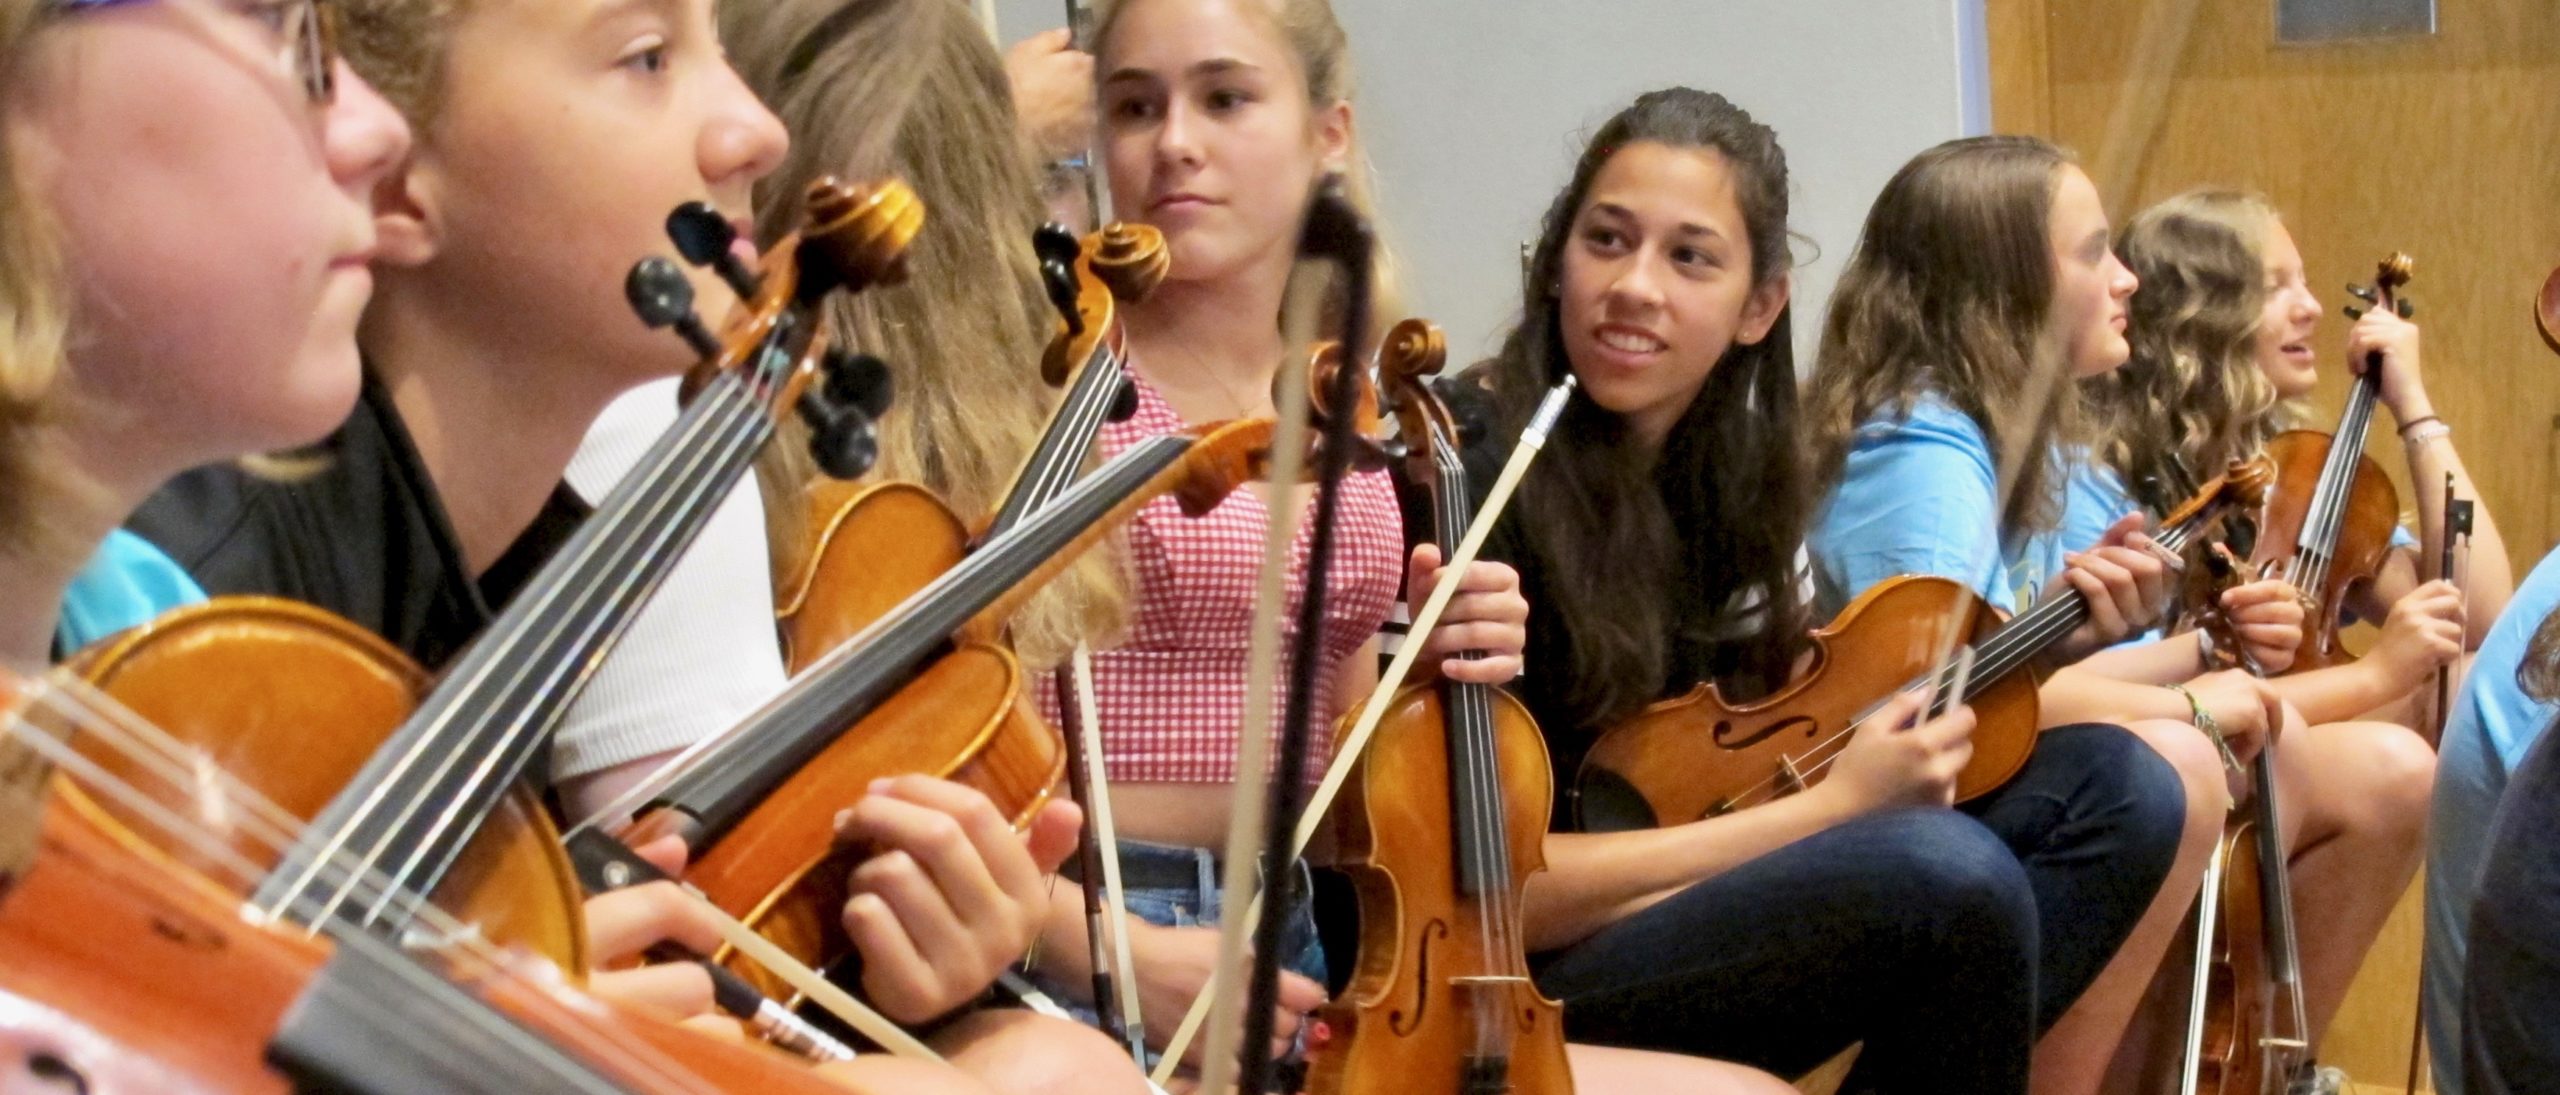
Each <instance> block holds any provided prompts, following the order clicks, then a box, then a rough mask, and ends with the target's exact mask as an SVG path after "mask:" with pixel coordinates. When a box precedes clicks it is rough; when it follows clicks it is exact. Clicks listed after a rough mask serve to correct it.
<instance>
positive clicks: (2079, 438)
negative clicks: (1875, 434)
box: [1805, 137, 2087, 535]
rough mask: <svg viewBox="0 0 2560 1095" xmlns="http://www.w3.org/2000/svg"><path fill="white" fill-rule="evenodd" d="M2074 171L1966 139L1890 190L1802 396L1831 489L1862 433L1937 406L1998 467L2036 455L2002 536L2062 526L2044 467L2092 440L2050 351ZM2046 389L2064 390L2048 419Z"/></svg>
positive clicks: (1837, 294)
mask: <svg viewBox="0 0 2560 1095" xmlns="http://www.w3.org/2000/svg"><path fill="white" fill-rule="evenodd" d="M2071 162H2072V160H2071V156H2070V154H2069V153H2067V152H2064V151H2063V150H2061V149H2060V148H2057V147H2055V146H2053V145H2051V144H2049V143H2046V142H2045V141H2041V140H2038V139H2036V138H2034V137H1968V138H1964V139H1961V140H1954V141H1948V142H1946V143H1945V144H1941V145H1939V146H1937V147H1935V148H1932V149H1929V150H1928V151H1926V152H1922V153H1921V154H1919V155H1918V156H1915V157H1912V160H1911V162H1910V163H1908V164H1904V165H1903V167H1902V170H1900V171H1897V172H1895V173H1894V176H1893V178H1892V179H1891V180H1890V181H1888V182H1886V183H1885V185H1884V191H1883V192H1882V193H1880V194H1878V195H1877V196H1876V203H1875V206H1874V207H1873V208H1872V209H1870V210H1868V212H1867V223H1866V226H1865V227H1864V228H1863V229H1861V230H1860V232H1859V234H1858V246H1857V249H1856V250H1855V251H1852V252H1851V253H1850V255H1849V262H1848V265H1847V266H1845V267H1843V268H1842V269H1841V272H1840V283H1839V284H1838V285H1837V286H1834V287H1833V289H1832V290H1831V310H1830V313H1829V315H1828V316H1826V317H1825V319H1824V321H1823V327H1822V345H1821V349H1820V350H1819V351H1818V352H1817V353H1816V355H1815V358H1814V370H1813V378H1812V380H1811V381H1810V382H1809V383H1808V384H1807V386H1806V388H1805V409H1806V414H1807V421H1808V423H1809V424H1810V426H1811V428H1812V430H1813V466H1814V471H1815V474H1816V475H1817V476H1818V478H1819V481H1820V483H1821V485H1822V486H1824V487H1825V488H1827V487H1829V486H1830V485H1832V484H1833V483H1835V482H1836V481H1837V480H1838V479H1839V477H1840V473H1841V470H1842V467H1843V465H1844V463H1845V462H1846V461H1847V459H1848V455H1849V448H1850V445H1851V444H1852V442H1853V441H1854V440H1855V438H1856V434H1857V431H1858V427H1859V425H1860V424H1862V423H1864V422H1865V421H1866V420H1867V419H1868V418H1869V417H1871V416H1874V415H1876V414H1879V413H1888V412H1889V413H1903V412H1908V411H1909V410H1910V409H1911V405H1912V403H1913V401H1915V400H1917V399H1918V398H1919V397H1920V396H1921V395H1922V394H1924V393H1927V392H1932V391H1934V392H1936V393H1937V394H1938V395H1940V396H1943V397H1945V398H1946V400H1947V401H1948V402H1950V403H1953V404H1955V406H1956V408H1957V409H1958V410H1961V411H1963V412H1964V413H1965V414H1966V415H1968V416H1970V417H1971V418H1972V419H1973V420H1974V422H1975V424H1976V425H1979V426H1981V427H1982V433H1983V436H1984V438H1985V439H1986V440H1988V441H1989V442H1990V443H1991V451H1992V452H1994V453H2003V452H2023V453H2027V454H2029V455H2028V456H2027V458H2026V459H2023V460H2018V461H2014V463H2015V464H2016V471H2015V472H2014V473H2012V474H2014V475H2015V480H2014V482H2003V483H2002V484H2000V486H2001V488H2002V489H2003V490H2006V491H2007V492H2008V495H2007V497H2008V499H2009V502H2008V505H2007V506H2006V507H2005V508H2004V510H2003V511H2002V513H2001V515H2000V524H2001V528H2002V530H2003V532H2004V534H2008V535H2015V534H2018V533H2021V532H2023V531H2026V530H2032V529H2042V528H2051V527H2053V526H2054V525H2055V524H2056V523H2058V522H2059V521H2060V520H2061V516H2062V514H2061V510H2062V504H2061V498H2062V484H2061V483H2060V482H2058V481H2057V480H2056V479H2055V477H2054V470H2053V466H2052V465H2051V463H2050V462H2048V461H2047V460H2045V459H2044V458H2043V454H2044V453H2046V452H2048V451H2050V449H2051V448H2052V446H2053V445H2054V444H2055V443H2056V442H2062V443H2078V442H2085V441H2086V440H2087V438H2086V437H2085V436H2084V435H2083V428H2082V426H2081V422H2082V420H2083V415H2082V414H2081V411H2080V401H2079V398H2078V393H2077V392H2076V391H2073V390H2071V389H2069V387H2068V385H2070V383H2071V381H2070V379H2069V378H2068V377H2065V376H2062V375H2061V374H2060V372H2059V370H2061V369H2062V367H2063V365H2062V363H2061V362H2059V361H2052V360H2045V358H2046V357H2047V356H2048V355H2047V351H2046V349H2045V347H2044V337H2045V328H2046V326H2047V324H2048V323H2049V322H2050V319H2049V316H2050V313H2051V312H2052V310H2053V294H2054V276H2053V258H2052V243H2051V229H2050V228H2049V227H2048V225H2049V223H2050V219H2051V217H2052V214H2053V188H2054V181H2055V176H2056V174H2057V173H2058V172H2060V171H2061V170H2062V169H2063V167H2064V166H2065V165H2067V164H2070V163H2071ZM2049 385H2063V386H2064V389H2063V390H2062V391H2060V392H2059V393H2058V396H2057V398H2054V399H2053V400H2052V407H2051V413H2050V414H2043V413H2039V412H2041V411H2044V410H2045V409H2046V401H2045V400H2042V399H2038V398H2036V396H2037V394H2038V393H2040V392H2044V391H2050V390H2051V388H2050V387H2049Z"/></svg>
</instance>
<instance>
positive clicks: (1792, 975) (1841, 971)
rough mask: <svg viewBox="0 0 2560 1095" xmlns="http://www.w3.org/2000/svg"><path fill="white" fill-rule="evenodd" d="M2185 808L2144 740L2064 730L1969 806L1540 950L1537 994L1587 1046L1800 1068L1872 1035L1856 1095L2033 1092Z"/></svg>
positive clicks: (2153, 878) (1832, 844)
mask: <svg viewBox="0 0 2560 1095" xmlns="http://www.w3.org/2000/svg"><path fill="white" fill-rule="evenodd" d="M1967 814H1971V815H1974V816H1967ZM2185 816H2186V796H2185V793H2184V791H2183V789H2182V788H2181V787H2180V786H2179V783H2178V780H2177V774H2176V773H2175V772H2174V771H2172V770H2171V769H2170V768H2169V765H2168V763H2167V762H2165V761H2163V760H2161V759H2160V758H2159V756H2158V755H2157V754H2155V753H2153V752H2152V751H2151V750H2150V749H2149V748H2148V747H2147V746H2144V745H2143V744H2142V743H2141V741H2140V739H2137V738H2135V737H2133V735H2131V734H2129V733H2126V732H2125V731H2123V730H2120V729H2117V728H2114V727H2097V726H2088V727H2069V728H2064V729H2061V730H2055V731H2052V732H2049V733H2047V734H2046V735H2045V736H2044V739H2043V740H2042V741H2041V742H2040V743H2039V744H2038V746H2037V749H2036V752H2035V755H2034V757H2033V758H2032V759H2030V760H2029V762H2028V764H2027V767H2026V768H2025V769H2024V770H2023V771H2021V772H2020V773H2019V774H2018V776H2017V777H2016V778H2015V779H2013V780H2011V781H2010V782H2009V784H2008V785H2007V786H2006V787H2004V788H2002V789H2001V790H2000V791H1999V792H1997V793H1994V794H1992V795H1988V796H1985V797H1984V798H1983V799H1982V800H1980V801H1978V802H1976V803H1973V804H1969V807H1968V810H1967V811H1966V812H1964V813H1959V812H1956V811H1950V810H1902V811H1894V812H1888V813H1883V814H1874V815H1870V816H1867V817H1862V818H1859V819H1856V820H1854V821H1850V822H1848V823H1846V824H1842V825H1838V826H1835V827H1833V828H1831V829H1827V830H1825V831H1823V832H1821V833H1817V834H1815V835H1813V836H1810V837H1807V838H1805V839H1803V840H1800V841H1797V842H1795V843H1794V844H1790V845H1788V846H1786V847H1784V848H1781V849H1778V850H1777V851H1775V852H1771V853H1770V854H1768V855H1765V856H1761V857H1760V858H1758V859H1755V860H1753V861H1751V862H1749V863H1746V864H1743V865H1742V866H1740V867H1737V868H1735V869H1733V870H1731V871H1728V872H1726V873H1724V874H1721V875H1718V876H1716V877H1714V878H1711V879H1708V880H1706V881H1704V882H1701V883H1699V884H1697V885H1695V886H1691V887H1690V888H1688V889H1687V890H1684V891H1682V892H1680V893H1678V894H1675V895H1673V896H1672V897H1670V898H1668V899H1666V900H1664V901H1662V902H1660V903H1658V904H1656V905H1654V906H1653V907H1651V908H1649V909H1646V910H1645V911H1643V912H1641V913H1638V914H1636V915H1634V916H1631V917H1628V918H1627V919H1625V920H1622V921H1620V922H1618V923H1617V924H1614V925H1611V926H1610V927H1608V928H1606V929H1604V930H1602V931H1600V932H1598V933H1597V934H1594V935H1593V936H1591V937H1590V938H1588V939H1585V940H1583V941H1582V942H1580V943H1578V944H1576V945H1574V946H1572V947H1569V948H1566V949H1564V950H1561V951H1557V952H1554V953H1551V954H1548V955H1544V956H1541V959H1540V961H1539V969H1538V983H1539V985H1540V987H1542V988H1544V989H1545V990H1546V991H1547V992H1548V993H1549V994H1551V995H1553V996H1556V997H1558V998H1559V999H1562V1000H1563V1001H1564V1003H1565V1028H1566V1031H1567V1032H1568V1033H1569V1034H1571V1035H1572V1036H1573V1037H1574V1038H1575V1039H1576V1040H1578V1041H1591V1042H1601V1043H1607V1044H1613V1045H1626V1046H1636V1047H1641V1048H1649V1049H1660V1050H1668V1051H1671V1052H1677V1053H1689V1054H1695V1055H1700V1056H1707V1057H1717V1058H1722V1059H1725V1060H1731V1061H1740V1062H1743V1063H1746V1064H1751V1065H1755V1066H1758V1067H1760V1068H1765V1069H1768V1070H1770V1071H1773V1072H1778V1073H1781V1074H1788V1075H1793V1074H1797V1073H1801V1072H1803V1071H1805V1070H1807V1069H1810V1068H1812V1067H1814V1066H1815V1065H1818V1064H1821V1063H1822V1062H1823V1061H1824V1060H1825V1059H1828V1058H1829V1057H1831V1056H1832V1055H1834V1054H1836V1053H1838V1052H1839V1051H1840V1050H1841V1049H1843V1048H1845V1047H1847V1046H1848V1045H1849V1044H1850V1043H1852V1042H1864V1043H1865V1045H1866V1048H1865V1050H1864V1051H1863V1052H1862V1053H1861V1054H1860V1055H1859V1059H1858V1066H1857V1070H1856V1072H1855V1073H1854V1074H1853V1075H1852V1076H1851V1078H1850V1081H1851V1082H1850V1085H1849V1088H1848V1090H1851V1091H1888V1092H1897V1093H1899V1092H1951V1093H1952V1092H1964V1093H1969V1095H1983V1093H2000V1092H2023V1091H2025V1090H2026V1083H2027V1063H2028V1053H2029V1050H2030V1048H2031V1047H2032V1045H2033V1043H2034V1040H2035V1037H2036V1035H2037V1033H2038V1032H2039V1031H2040V1030H2041V1029H2043V1026H2044V1025H2045V1024H2047V1023H2049V1022H2050V1020H2051V1018H2052V1017H2053V1016H2058V1015H2060V1014H2061V1012H2062V1010H2063V1008H2065V1007H2067V1006H2068V1005H2069V1004H2070V1002H2071V1001H2072V1000H2074V999H2077V998H2078V996H2079V994H2080V992H2081V991H2082V990H2084V989H2086V988H2087V987H2088V984H2089V982H2090V981H2091V980H2092V979H2094V978H2095V977H2096V976H2097V973H2098V970H2099V969H2101V968H2103V967H2104V966H2105V964H2106V960H2107V958H2108V957H2110V956H2111V955H2112V954H2113V953H2114V952H2115V948H2116V946H2117V945H2118V944H2120V943H2121V942H2122V941H2123V939H2124V937H2125V936H2126V935H2127V934H2130V933H2131V931H2132V928H2133V924H2134V922H2135V921H2137V920H2139V919H2140V918H2141V916H2142V912H2143V910H2144V909H2145V908H2146V907H2147V906H2148V905H2149V904H2150V900H2151V897H2152V895H2153V893H2154V892H2156V891H2157V890H2158V888H2159V885H2160V882H2161V880H2162V879H2163V878H2165V877H2166V876H2167V874H2168V869H2169V864H2170V862H2171V860H2172V859H2173V858H2174V857H2175V855H2176V852H2177V842H2178V836H2179V834H2180V833H2181V832H2182V831H2183V829H2184V826H2185Z"/></svg>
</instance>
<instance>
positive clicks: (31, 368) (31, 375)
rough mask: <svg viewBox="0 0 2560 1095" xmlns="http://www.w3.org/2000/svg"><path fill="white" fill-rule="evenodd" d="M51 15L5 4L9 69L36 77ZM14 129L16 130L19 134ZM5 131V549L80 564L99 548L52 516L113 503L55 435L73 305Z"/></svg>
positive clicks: (1, 200)
mask: <svg viewBox="0 0 2560 1095" xmlns="http://www.w3.org/2000/svg"><path fill="white" fill-rule="evenodd" d="M45 18H46V16H45V13H44V11H43V6H42V4H41V3H40V2H39V0H0V73H24V72H26V71H27V64H26V61H27V55H28V53H29V51H30V50H31V48H32V46H33V42H34V37H35V35H36V34H38V33H40V32H41V30H42V28H43V25H44V22H45ZM12 132H14V131H12ZM8 136H9V134H0V271H6V272H7V273H6V276H0V552H5V553H8V554H13V555H19V556H23V557H26V558H29V559H37V560H44V561H47V562H52V563H76V562H77V561H78V560H79V559H81V558H83V557H85V556H86V555H87V554H88V552H90V551H91V550H93V549H94V548H95V547H96V545H94V544H91V543H88V542H86V541H85V540H83V539H82V538H81V537H80V536H79V535H78V534H76V533H73V532H71V531H68V530H69V529H72V528H79V527H84V526H85V525H86V522H60V521H52V520H48V519H47V517H48V515H49V514H54V513H58V512H60V511H61V510H63V509H66V508H80V507H92V508H94V507H97V506H103V505H105V504H107V503H106V501H105V498H104V493H105V492H104V490H103V488H101V487H100V486H99V485H98V484H97V483H95V482H93V481H91V480H90V479H89V478H88V477H87V476H86V475H83V474H82V473H81V471H80V469H79V468H78V467H77V466H75V465H74V464H73V462H72V460H71V458H70V456H69V454H67V453H65V452H63V451H62V449H61V446H60V444H59V443H58V442H57V441H56V440H55V439H54V437H53V436H52V434H53V430H54V428H55V426H56V424H57V423H58V422H59V421H60V418H61V415H62V410H63V402H64V400H66V399H69V398H71V394H70V392H69V390H68V389H69V385H68V384H66V383H65V382H64V378H63V362H64V355H65V354H66V352H67V351H68V348H69V346H70V343H71V324H72V316H71V299H70V292H69V290H68V288H67V284H68V278H67V277H66V276H65V273H64V270H63V267H62V255H61V251H60V249H59V246H58V244H57V242H56V240H55V236H54V226H53V224H52V221H51V218H50V217H48V216H47V215H46V213H45V211H44V210H43V209H42V208H41V207H40V205H39V199H38V197H37V196H36V195H35V194H34V193H33V192H32V191H33V188H32V187H31V186H30V185H29V184H28V182H27V180H26V179H24V178H21V177H20V176H19V174H18V170H19V168H18V149H17V148H15V147H14V142H13V140H10V139H6V138H7V137H8Z"/></svg>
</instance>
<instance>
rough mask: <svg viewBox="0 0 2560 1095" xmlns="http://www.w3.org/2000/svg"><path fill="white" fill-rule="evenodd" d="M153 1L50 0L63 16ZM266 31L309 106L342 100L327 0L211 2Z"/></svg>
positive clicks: (334, 15) (281, 67)
mask: <svg viewBox="0 0 2560 1095" xmlns="http://www.w3.org/2000/svg"><path fill="white" fill-rule="evenodd" d="M147 2H149V0H50V6H51V7H52V9H53V10H54V11H57V12H62V13H65V14H69V13H73V12H82V11H96V10H98V9H100V8H112V7H122V6H124V5H126V4H139V3H147ZM208 2H210V3H212V4H213V6H215V7H218V8H222V9H225V10H227V11H229V12H231V13H233V14H236V15H241V16H246V17H248V18H249V19H252V20H255V21H256V22H258V23H259V24H260V25H262V26H264V27H266V28H267V32H268V33H269V34H270V35H272V36H274V38H275V39H276V42H277V51H276V69H277V73H278V75H281V76H284V77H285V78H287V79H290V80H295V81H298V82H300V83H301V84H302V93H303V94H304V95H307V96H309V97H310V99H311V101H312V102H313V103H316V104H320V105H327V104H328V103H330V102H333V101H335V100H336V99H337V95H338V76H337V68H338V10H337V6H336V5H335V4H332V3H330V2H329V0H208Z"/></svg>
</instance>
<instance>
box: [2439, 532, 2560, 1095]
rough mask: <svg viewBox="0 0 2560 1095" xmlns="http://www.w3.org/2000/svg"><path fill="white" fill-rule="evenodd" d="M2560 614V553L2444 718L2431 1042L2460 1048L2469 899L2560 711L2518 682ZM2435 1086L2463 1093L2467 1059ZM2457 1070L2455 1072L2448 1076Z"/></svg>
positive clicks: (2518, 602)
mask: <svg viewBox="0 0 2560 1095" xmlns="http://www.w3.org/2000/svg"><path fill="white" fill-rule="evenodd" d="M2554 610H2560V551H2555V552H2553V553H2552V554H2550V555H2546V556H2543V558H2542V562H2541V564H2540V565H2538V566H2536V567H2534V568H2533V573H2531V574H2529V575H2526V576H2525V580H2524V581H2523V583H2522V584H2519V585H2518V586H2516V592H2515V596H2514V597H2513V598H2511V599H2509V600H2508V601H2507V609H2506V613H2505V614H2504V615H2501V616H2499V617H2498V622H2497V623H2495V624H2492V625H2490V628H2489V634H2488V636H2487V637H2486V638H2484V639H2482V640H2481V643H2480V652H2479V654H2478V655H2477V656H2475V657H2474V658H2473V660H2472V663H2471V675H2470V676H2469V677H2467V678H2464V680H2463V683H2462V691H2461V693H2460V695H2459V696H2458V697H2457V698H2456V699H2455V700H2454V703H2453V715H2452V717H2451V718H2450V719H2448V720H2447V721H2446V722H2445V727H2444V741H2443V742H2442V743H2441V744H2439V745H2438V746H2437V749H2436V789H2435V809H2434V811H2433V815H2432V816H2431V817H2430V818H2429V821H2428V828H2427V955H2426V975H2425V984H2426V994H2427V1007H2426V1016H2427V1040H2428V1041H2429V1042H2430V1043H2432V1044H2434V1045H2439V1046H2459V1045H2461V1044H2462V1031H2461V1022H2460V1021H2461V1016H2462V962H2463V955H2464V953H2465V951H2466V949H2467V947H2468V944H2469V942H2470V930H2471V903H2472V901H2473V899H2475V898H2477V897H2478V896H2479V894H2480V868H2481V860H2482V858H2483V857H2485V856H2486V855H2487V854H2488V851H2489V822H2490V820H2491V818H2493V817H2494V816H2496V814H2497V810H2498V799H2499V797H2500V796H2502V795H2504V794H2505V793H2506V790H2507V778H2508V776H2509V775H2510V774H2511V773H2513V772H2514V771H2515V768H2516V765H2518V764H2520V763H2523V761H2524V754H2525V750H2527V749H2530V748H2532V747H2533V743H2534V742H2535V741H2538V740H2540V739H2541V737H2542V732H2543V730H2544V729H2545V728H2546V727H2549V726H2550V725H2551V720H2552V719H2553V718H2554V717H2560V709H2555V708H2554V706H2553V705H2551V704H2546V703H2542V702H2540V701H2537V700H2535V699H2534V698H2533V697H2531V696H2527V695H2525V694H2524V690H2523V689H2521V688H2518V687H2516V667H2517V666H2519V665H2522V664H2523V663H2524V654H2525V647H2526V646H2527V644H2529V643H2531V642H2532V641H2533V633H2534V630H2535V629H2536V628H2539V627H2541V626H2542V621H2543V618H2544V617H2547V616H2549V615H2550V614H2551V613H2552V612H2553V611H2554ZM2436 1057H2437V1060H2438V1062H2439V1063H2438V1064H2437V1066H2436V1090H2437V1091H2438V1092H2446V1093H2458V1092H2460V1091H2461V1090H2462V1077H2461V1075H2460V1071H2461V1069H2460V1065H2461V1055H2460V1054H2457V1053H2451V1052H2443V1053H2438V1054H2436ZM2449 1072H2450V1074H2449Z"/></svg>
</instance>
